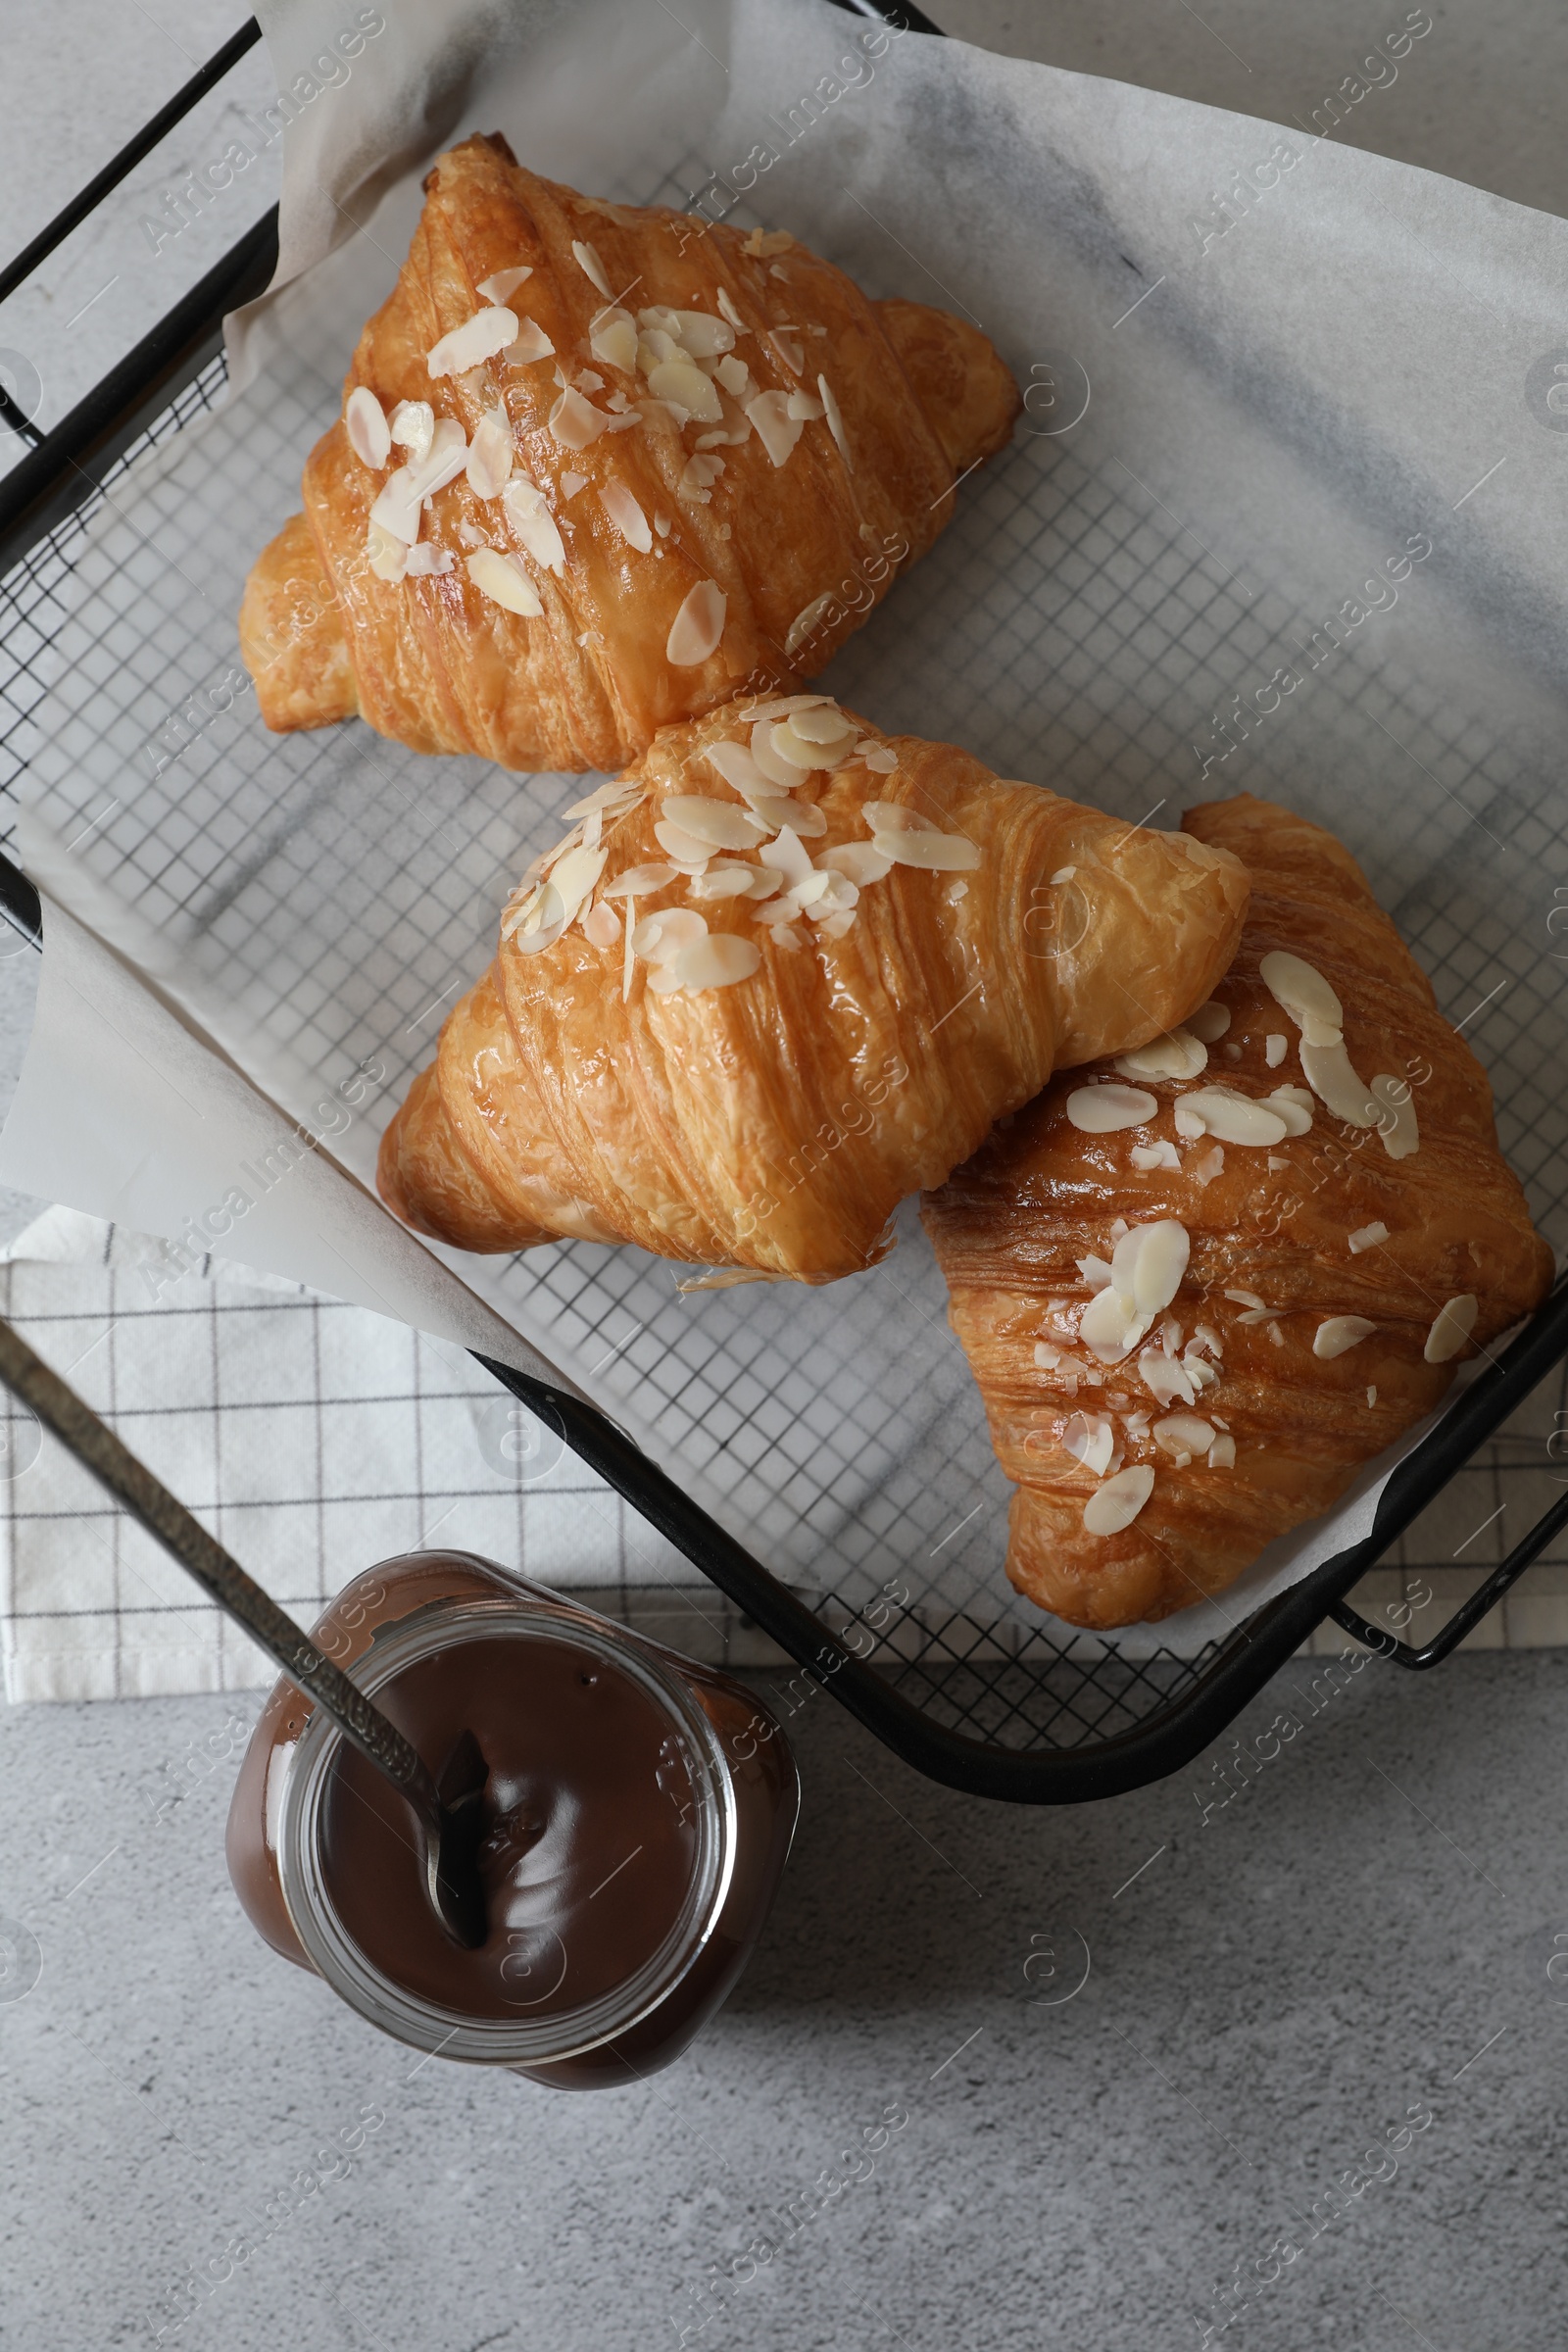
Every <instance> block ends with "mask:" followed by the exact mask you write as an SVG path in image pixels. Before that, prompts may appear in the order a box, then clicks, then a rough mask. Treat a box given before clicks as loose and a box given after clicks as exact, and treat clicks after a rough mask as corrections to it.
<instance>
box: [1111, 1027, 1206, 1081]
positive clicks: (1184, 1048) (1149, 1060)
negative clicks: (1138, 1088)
mask: <svg viewBox="0 0 1568 2352" xmlns="http://www.w3.org/2000/svg"><path fill="white" fill-rule="evenodd" d="M1207 1064H1208V1048H1207V1047H1206V1046H1205V1045H1204V1044H1203V1043H1202V1041H1201V1039H1200V1038H1197V1037H1194V1035H1193V1034H1192V1032H1191V1030H1188V1029H1167V1030H1166V1031H1165V1033H1164V1035H1163V1036H1162V1037H1152V1038H1151V1039H1150V1041H1149V1043H1148V1045H1147V1046H1135V1047H1134V1048H1133V1049H1132V1051H1131V1053H1128V1054H1118V1055H1117V1056H1116V1060H1115V1063H1114V1065H1113V1066H1114V1067H1115V1068H1116V1069H1118V1070H1119V1071H1120V1072H1121V1074H1122V1076H1123V1077H1124V1078H1197V1077H1198V1076H1200V1075H1201V1072H1202V1071H1203V1070H1204V1069H1205V1068H1206V1067H1207Z"/></svg>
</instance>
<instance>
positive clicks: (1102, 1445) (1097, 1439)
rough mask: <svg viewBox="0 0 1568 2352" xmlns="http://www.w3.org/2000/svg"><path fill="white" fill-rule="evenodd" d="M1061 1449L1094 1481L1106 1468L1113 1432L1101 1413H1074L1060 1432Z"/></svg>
mask: <svg viewBox="0 0 1568 2352" xmlns="http://www.w3.org/2000/svg"><path fill="white" fill-rule="evenodd" d="M1061 1443H1062V1446H1063V1447H1064V1449H1065V1450H1066V1451H1067V1452H1068V1453H1070V1454H1071V1455H1072V1458H1073V1460H1074V1461H1075V1462H1081V1463H1082V1464H1083V1467H1084V1468H1085V1469H1086V1470H1088V1471H1090V1472H1091V1473H1092V1474H1093V1475H1094V1476H1095V1477H1096V1478H1103V1477H1104V1475H1105V1472H1106V1471H1107V1470H1108V1469H1109V1468H1110V1457H1111V1452H1112V1450H1113V1448H1114V1446H1115V1443H1116V1433H1115V1431H1114V1430H1113V1429H1112V1428H1111V1425H1110V1423H1109V1421H1108V1420H1107V1419H1106V1417H1105V1415H1104V1414H1103V1413H1083V1412H1078V1413H1074V1414H1073V1416H1072V1418H1071V1419H1070V1420H1069V1421H1068V1423H1067V1425H1066V1427H1065V1428H1064V1429H1063V1431H1062V1433H1061Z"/></svg>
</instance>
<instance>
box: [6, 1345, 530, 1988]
mask: <svg viewBox="0 0 1568 2352" xmlns="http://www.w3.org/2000/svg"><path fill="white" fill-rule="evenodd" d="M0 1381H3V1382H4V1383H5V1386H6V1387H7V1388H8V1389H10V1390H11V1391H12V1393H13V1394H14V1395H15V1396H17V1397H21V1399H22V1401H23V1403H24V1404H25V1405H26V1406H27V1407H28V1409H29V1410H30V1411H31V1412H33V1413H35V1414H36V1415H37V1417H38V1419H39V1420H40V1421H41V1422H42V1423H43V1424H44V1426H45V1428H47V1429H52V1430H53V1431H54V1434H55V1436H56V1437H57V1438H58V1439H59V1440H60V1442H61V1444H62V1445H63V1446H65V1447H66V1449H67V1451H68V1452H70V1453H73V1454H74V1456H75V1458H76V1460H77V1461H78V1462H80V1463H81V1465H82V1467H83V1468H84V1469H86V1470H90V1471H91V1472H92V1475H93V1477H94V1478H96V1479H97V1480H98V1481H99V1483H100V1485H102V1486H105V1487H107V1488H108V1490H109V1492H110V1494H111V1495H114V1497H115V1499H116V1501H117V1502H119V1503H121V1504H122V1505H123V1507H124V1509H126V1510H127V1511H128V1512H129V1513H130V1515H131V1517H132V1518H133V1519H137V1520H139V1521H140V1522H141V1524H142V1526H143V1527H144V1528H145V1529H146V1530H147V1533H148V1534H149V1535H150V1536H156V1537H157V1539H158V1541H159V1543H160V1544H163V1546H164V1548H165V1550H166V1551H169V1552H172V1554H173V1557H174V1558H175V1559H176V1560H177V1561H178V1562H179V1564H180V1566H181V1567H182V1568H183V1569H184V1570H185V1572H186V1574H187V1575H188V1576H191V1577H194V1578H195V1580H196V1582H197V1584H199V1585H200V1586H201V1588H202V1590H203V1592H204V1593H207V1595H208V1597H209V1598H210V1599H212V1600H216V1601H217V1603H218V1605H219V1607H220V1608H221V1609H223V1610H226V1612H227V1614H228V1615H229V1616H230V1617H232V1618H233V1619H234V1620H235V1622H236V1623H237V1624H239V1625H242V1626H243V1627H244V1628H245V1631H246V1632H247V1633H248V1634H249V1635H250V1637H251V1639H252V1641H253V1642H259V1643H260V1644H261V1646H262V1648H263V1649H265V1650H266V1652H267V1654H268V1656H269V1657H270V1658H272V1659H275V1661H276V1662H277V1664H278V1665H279V1666H280V1667H281V1668H282V1670H283V1672H284V1673H285V1674H286V1675H287V1676H288V1679H289V1681H290V1682H291V1683H295V1684H297V1685H298V1686H299V1688H300V1690H301V1691H307V1692H308V1693H309V1694H310V1696H311V1697H312V1698H314V1699H315V1700H316V1702H317V1704H318V1706H320V1707H323V1708H324V1709H325V1710H326V1712H327V1714H328V1715H330V1716H331V1718H332V1721H333V1722H334V1723H335V1724H336V1725H337V1727H338V1730H339V1731H340V1732H341V1733H342V1734H343V1737H344V1739H345V1740H352V1741H353V1743H354V1745H355V1746H356V1747H357V1748H358V1749H359V1750H360V1752H361V1754H362V1755H364V1756H368V1758H369V1761H370V1762H371V1763H372V1764H373V1765H374V1766H375V1768H376V1770H377V1771H378V1772H382V1773H384V1774H385V1775H386V1777H387V1779H388V1780H389V1781H391V1782H392V1784H393V1786H394V1787H395V1788H397V1789H400V1790H401V1791H402V1793H403V1795H404V1796H405V1797H406V1798H407V1799H408V1801H409V1803H410V1804H411V1805H412V1806H413V1808H414V1811H415V1814H416V1817H417V1820H418V1823H419V1827H420V1830H421V1831H422V1833H423V1845H424V1856H423V1859H424V1867H425V1876H426V1879H427V1881H428V1884H429V1889H430V1901H431V1903H432V1904H433V1906H434V1908H435V1912H436V1916H437V1917H438V1918H439V1920H440V1922H441V1925H442V1926H443V1927H444V1928H445V1930H446V1932H447V1934H448V1935H449V1936H451V1937H452V1939H453V1941H454V1942H455V1943H460V1944H463V1945H465V1946H466V1948H467V1949H468V1950H470V1951H471V1950H473V1949H475V1948H476V1947H477V1946H478V1945H479V1944H481V1943H483V1941H484V1939H485V1936H486V1933H487V1920H486V1912H485V1897H484V1883H483V1881H482V1879H481V1878H480V1875H479V1864H478V1853H479V1844H480V1840H481V1839H482V1838H483V1837H484V1834H485V1826H486V1825H485V1812H484V1806H483V1803H482V1802H481V1799H482V1798H483V1795H484V1788H485V1782H486V1779H487V1777H488V1767H487V1766H486V1764H485V1760H484V1757H483V1756H482V1755H481V1753H480V1751H479V1743H478V1741H477V1740H475V1739H474V1737H473V1734H472V1733H471V1732H465V1733H464V1734H463V1736H462V1738H461V1739H460V1740H458V1743H457V1745H456V1746H455V1747H454V1749H453V1751H452V1753H451V1755H450V1756H449V1757H448V1758H447V1760H446V1763H445V1764H444V1765H443V1767H442V1770H441V1775H440V1779H439V1781H437V1780H435V1779H434V1778H432V1776H431V1774H430V1772H429V1770H428V1768H427V1766H426V1765H425V1763H424V1762H423V1759H422V1758H421V1757H420V1755H419V1753H418V1750H417V1748H416V1747H415V1746H414V1745H413V1744H412V1743H411V1742H410V1741H409V1740H405V1738H404V1737H403V1734H402V1733H401V1732H400V1731H399V1730H398V1729H397V1727H396V1726H395V1725H394V1724H392V1723H390V1722H389V1721H388V1719H387V1717H386V1716H385V1715H383V1714H382V1712H381V1710H380V1708H379V1707H376V1706H373V1705H372V1704H371V1702H370V1701H369V1699H368V1698H367V1697H366V1695H365V1693H364V1691H361V1690H360V1689H358V1687H357V1686H356V1685H355V1684H353V1683H351V1682H350V1681H349V1678H348V1676H347V1675H346V1674H345V1673H344V1672H343V1671H342V1669H341V1667H338V1666H334V1665H333V1663H332V1661H331V1659H330V1658H328V1657H325V1656H324V1655H323V1654H322V1652H321V1651H320V1650H319V1649H318V1648H317V1646H316V1644H315V1642H312V1641H311V1640H310V1639H309V1638H308V1636H307V1635H305V1634H304V1633H302V1632H301V1630H300V1628H299V1627H298V1626H297V1625H296V1624H295V1622H294V1620H293V1618H292V1617H290V1616H288V1615H286V1614H285V1612H284V1611H283V1610H282V1609H280V1608H279V1607H278V1605H277V1603H276V1602H275V1601H274V1600H273V1599H271V1598H270V1595H269V1594H268V1593H264V1592H263V1591H262V1588H261V1586H260V1585H259V1584H257V1583H256V1582H255V1580H254V1578H252V1577H249V1576H247V1575H246V1573H245V1571H244V1569H243V1568H242V1567H241V1566H240V1564H239V1562H238V1561H237V1560H235V1559H231V1558H230V1556H229V1554H228V1553H227V1552H226V1551H225V1550H224V1549H223V1547H222V1545H221V1544H215V1543H214V1541H213V1539H212V1537H211V1536H210V1535H209V1534H208V1533H207V1530H206V1529H205V1528H204V1527H203V1526H201V1525H200V1523H199V1522H198V1521H197V1520H195V1519H193V1518H192V1517H191V1515H190V1513H189V1511H187V1510H186V1508H185V1506H184V1504H183V1503H181V1502H177V1501H176V1500H175V1499H174V1497H173V1495H171V1494H170V1492H169V1489H168V1488H167V1487H165V1486H162V1485H160V1483H159V1481H158V1480H157V1479H156V1478H154V1476H153V1474H152V1472H151V1471H150V1470H149V1469H148V1468H147V1467H146V1465H145V1464H144V1463H142V1462H139V1461H138V1460H137V1459H136V1456H135V1455H134V1454H133V1453H131V1452H130V1451H129V1450H128V1449H127V1448H126V1447H125V1446H123V1445H122V1444H121V1442H120V1440H119V1439H118V1438H117V1437H116V1436H115V1433H114V1431H113V1430H112V1429H110V1428H109V1427H108V1426H107V1425H106V1424H105V1423H104V1422H102V1421H100V1420H99V1418H98V1416H97V1414H96V1413H95V1412H93V1411H92V1410H91V1408H90V1407H89V1406H87V1405H85V1404H83V1402H82V1400H81V1398H80V1397H78V1396H77V1395H76V1393H75V1391H74V1390H73V1389H69V1388H68V1387H67V1386H66V1384H65V1382H64V1381H63V1380H61V1379H60V1378H59V1377H58V1376H57V1374H55V1373H53V1372H51V1371H50V1369H49V1367H48V1365H47V1364H46V1363H45V1362H44V1361H43V1358H42V1357H41V1356H39V1355H35V1354H34V1353H33V1350H32V1349H31V1348H29V1347H28V1346H27V1343H26V1341H25V1340H24V1339H21V1338H20V1337H19V1336H18V1334H17V1333H16V1332H15V1331H13V1329H12V1328H11V1325H10V1324H9V1323H7V1322H5V1321H4V1320H3V1319H0Z"/></svg>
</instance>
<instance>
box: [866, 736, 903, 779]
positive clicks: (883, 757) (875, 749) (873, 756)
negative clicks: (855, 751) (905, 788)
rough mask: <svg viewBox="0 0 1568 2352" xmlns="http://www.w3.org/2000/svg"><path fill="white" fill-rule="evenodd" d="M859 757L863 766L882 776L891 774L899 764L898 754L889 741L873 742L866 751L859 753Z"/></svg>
mask: <svg viewBox="0 0 1568 2352" xmlns="http://www.w3.org/2000/svg"><path fill="white" fill-rule="evenodd" d="M860 758H861V760H862V761H863V763H864V764H865V766H867V767H869V768H871V769H873V770H874V772H875V773H876V774H878V775H882V776H891V775H892V773H893V770H894V769H895V768H896V767H897V766H898V764H899V755H898V753H897V752H896V751H895V750H894V749H893V746H892V744H891V743H877V744H873V745H872V747H871V749H870V750H869V751H868V752H862V753H861V754H860Z"/></svg>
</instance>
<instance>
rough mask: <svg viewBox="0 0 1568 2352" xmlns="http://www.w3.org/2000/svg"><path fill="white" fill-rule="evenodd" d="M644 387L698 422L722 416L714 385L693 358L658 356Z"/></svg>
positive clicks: (710, 421)
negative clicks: (657, 361)
mask: <svg viewBox="0 0 1568 2352" xmlns="http://www.w3.org/2000/svg"><path fill="white" fill-rule="evenodd" d="M648 389H649V391H650V392H652V394H653V396H654V398H655V399H656V400H665V401H668V402H669V404H670V406H671V407H672V408H677V409H684V410H685V412H686V414H687V416H688V417H696V418H697V419H698V421H699V422H700V423H702V424H718V423H720V422H721V421H722V419H723V416H724V404H723V402H722V401H721V400H720V398H719V396H718V387H717V386H716V385H715V384H714V383H713V381H712V379H711V377H710V376H706V375H705V374H704V373H703V371H702V369H701V368H699V367H698V366H697V364H696V362H695V361H694V360H688V359H673V360H661V361H660V362H659V364H658V366H657V367H655V368H650V370H649V373H648ZM797 429H799V428H797Z"/></svg>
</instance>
